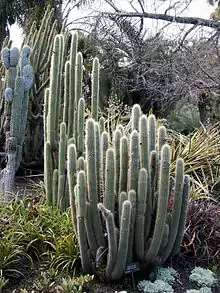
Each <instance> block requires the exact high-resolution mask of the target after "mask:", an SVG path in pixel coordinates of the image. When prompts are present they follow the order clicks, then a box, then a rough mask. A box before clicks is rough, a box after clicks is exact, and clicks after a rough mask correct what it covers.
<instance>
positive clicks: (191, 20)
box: [104, 12, 220, 30]
mask: <svg viewBox="0 0 220 293" xmlns="http://www.w3.org/2000/svg"><path fill="white" fill-rule="evenodd" d="M104 14H106V15H109V16H118V17H132V18H135V17H138V18H150V19H159V20H164V21H169V22H176V23H183V24H193V25H197V26H199V25H200V26H206V27H210V28H213V29H217V30H220V22H219V21H216V20H212V19H204V18H199V17H182V16H173V15H167V14H157V13H147V12H145V13H136V12H115V13H111V12H108V13H104Z"/></svg>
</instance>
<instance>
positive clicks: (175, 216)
mask: <svg viewBox="0 0 220 293" xmlns="http://www.w3.org/2000/svg"><path fill="white" fill-rule="evenodd" d="M175 173H176V174H175V188H174V202H173V210H172V217H171V223H170V227H169V228H170V229H169V238H168V242H167V245H166V247H165V249H164V251H163V252H162V254H161V255H160V257H161V259H162V262H163V263H164V262H165V261H166V260H167V258H168V257H169V256H170V253H171V251H172V249H173V245H174V243H175V240H176V235H177V232H178V227H179V220H180V215H181V208H182V194H183V183H184V162H183V160H182V159H178V160H177V162H176V172H175Z"/></svg>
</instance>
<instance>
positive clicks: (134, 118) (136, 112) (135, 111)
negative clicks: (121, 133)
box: [131, 104, 141, 130]
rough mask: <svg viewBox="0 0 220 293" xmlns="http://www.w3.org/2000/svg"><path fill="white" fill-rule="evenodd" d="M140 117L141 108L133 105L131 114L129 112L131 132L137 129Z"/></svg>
mask: <svg viewBox="0 0 220 293" xmlns="http://www.w3.org/2000/svg"><path fill="white" fill-rule="evenodd" d="M140 117H141V107H140V105H139V104H135V105H134V106H133V107H132V112H131V129H132V130H138V129H139V120H140Z"/></svg>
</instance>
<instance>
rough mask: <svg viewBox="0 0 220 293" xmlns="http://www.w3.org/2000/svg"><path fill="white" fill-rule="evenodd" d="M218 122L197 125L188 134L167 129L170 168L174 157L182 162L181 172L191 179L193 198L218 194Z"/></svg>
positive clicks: (219, 159)
mask: <svg viewBox="0 0 220 293" xmlns="http://www.w3.org/2000/svg"><path fill="white" fill-rule="evenodd" d="M219 134H220V131H219V125H214V126H209V127H207V128H205V127H204V126H203V127H200V128H199V129H197V130H195V131H194V132H193V133H191V134H189V135H183V134H180V133H177V132H175V131H172V130H169V136H170V137H169V139H170V140H171V149H172V170H174V168H175V163H176V160H177V158H178V157H181V158H182V159H183V160H184V163H185V172H186V173H187V174H189V175H190V179H191V182H192V192H191V195H192V197H193V198H194V199H197V198H201V197H209V196H210V195H214V196H216V197H217V196H218V190H217V186H218V184H219V183H220V181H219V170H220V169H219V166H220V135H219Z"/></svg>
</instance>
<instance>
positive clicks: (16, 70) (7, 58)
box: [0, 46, 34, 200]
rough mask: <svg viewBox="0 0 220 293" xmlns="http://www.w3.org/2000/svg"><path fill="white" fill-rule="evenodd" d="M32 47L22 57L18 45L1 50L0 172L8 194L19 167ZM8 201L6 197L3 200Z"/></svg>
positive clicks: (31, 75) (25, 120)
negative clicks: (0, 149)
mask: <svg viewBox="0 0 220 293" xmlns="http://www.w3.org/2000/svg"><path fill="white" fill-rule="evenodd" d="M30 52H31V49H30V47H28V46H24V47H23V48H22V52H21V57H20V60H19V55H20V52H19V50H18V49H17V48H12V49H8V48H7V47H6V48H4V49H3V50H2V60H3V65H4V66H5V68H6V80H7V81H6V86H7V87H6V90H5V126H4V128H5V129H4V130H5V134H6V147H5V150H6V155H7V165H6V168H5V169H3V170H2V171H1V187H0V193H1V194H5V196H6V197H7V196H9V195H10V194H11V192H12V188H13V184H14V179H15V173H16V171H17V170H18V168H19V166H20V161H21V158H22V148H23V143H24V139H25V130H26V123H27V113H28V98H29V89H30V88H31V86H32V84H33V78H34V74H33V69H32V67H31V66H30V64H29V57H30ZM6 200H7V199H6Z"/></svg>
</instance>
